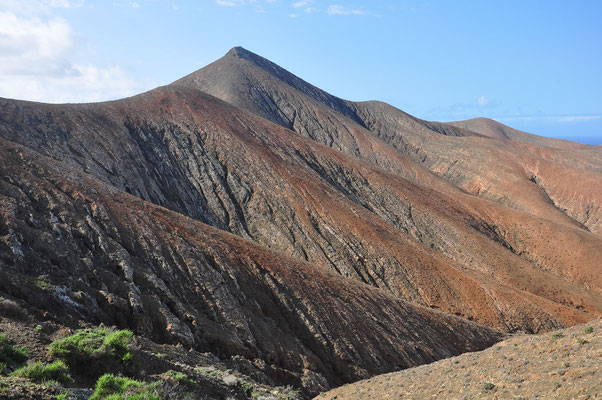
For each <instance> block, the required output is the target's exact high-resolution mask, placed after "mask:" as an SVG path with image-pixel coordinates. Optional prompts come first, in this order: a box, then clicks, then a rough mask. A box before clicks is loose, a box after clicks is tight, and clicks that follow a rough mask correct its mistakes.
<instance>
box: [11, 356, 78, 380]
mask: <svg viewBox="0 0 602 400" xmlns="http://www.w3.org/2000/svg"><path fill="white" fill-rule="evenodd" d="M11 375H12V376H20V377H22V378H27V379H29V380H30V381H32V382H36V383H42V382H46V381H57V382H60V383H62V384H64V385H68V384H70V383H71V382H73V379H72V378H71V375H70V374H69V368H68V367H67V365H65V363H64V362H63V361H61V360H56V361H54V362H52V363H50V364H44V363H42V362H39V361H38V362H34V363H31V364H28V365H26V366H24V367H22V368H19V369H18V370H16V371H15V372H13V373H12V374H11Z"/></svg>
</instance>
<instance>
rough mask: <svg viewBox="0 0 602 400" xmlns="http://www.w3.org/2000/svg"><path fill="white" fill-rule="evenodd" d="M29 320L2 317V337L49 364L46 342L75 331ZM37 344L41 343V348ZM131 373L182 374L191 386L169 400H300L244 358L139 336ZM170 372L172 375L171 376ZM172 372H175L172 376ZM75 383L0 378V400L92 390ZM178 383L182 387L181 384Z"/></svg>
mask: <svg viewBox="0 0 602 400" xmlns="http://www.w3.org/2000/svg"><path fill="white" fill-rule="evenodd" d="M38 326H39V325H34V324H33V323H31V322H23V321H14V320H11V319H7V318H1V317H0V334H3V335H6V336H7V337H8V338H9V340H10V341H11V342H12V343H15V344H18V345H19V346H24V347H26V348H27V349H28V353H29V361H30V362H34V361H42V362H49V361H50V358H49V355H48V344H49V343H50V342H51V341H52V340H53V339H58V338H62V337H65V336H68V335H69V334H71V333H73V332H72V331H71V330H70V329H69V328H67V327H65V326H61V325H59V324H56V323H44V325H43V329H39V328H38ZM40 342H43V343H45V345H44V346H40ZM132 351H133V353H134V374H135V375H136V376H137V377H138V378H139V379H141V380H142V381H148V380H149V378H150V379H160V380H167V381H169V380H170V379H172V380H173V376H174V375H175V373H182V374H184V375H183V376H186V379H188V380H189V382H193V383H192V384H191V383H189V385H188V387H186V390H185V392H189V393H191V395H190V396H193V397H190V396H182V393H181V392H182V390H178V389H181V387H180V388H178V382H177V381H175V382H173V383H174V384H175V385H174V387H173V388H171V391H170V393H171V394H173V396H172V397H169V398H177V399H180V398H195V397H194V396H195V395H199V394H200V395H202V396H206V398H210V399H223V400H226V399H231V400H238V399H240V400H242V399H249V398H258V397H259V396H264V397H266V396H268V397H271V398H273V399H275V400H293V399H298V398H302V397H300V394H299V393H298V391H297V390H294V389H293V388H291V387H283V386H277V385H276V384H275V383H274V381H272V380H271V379H269V378H268V377H267V376H266V375H265V374H263V373H262V372H261V370H260V368H259V367H257V366H256V365H254V364H253V363H249V362H248V361H247V360H245V359H244V358H242V357H237V356H235V357H232V358H226V359H223V360H220V359H219V358H218V357H217V356H216V355H214V354H211V353H199V352H197V351H195V350H192V349H186V348H184V347H183V346H181V345H168V344H157V343H154V342H152V341H150V340H148V339H145V338H143V337H136V338H135V339H134V344H133V346H132ZM170 371H171V372H170ZM174 372H175V373H174ZM71 375H72V377H73V378H74V382H73V383H72V384H70V385H67V386H66V387H64V386H61V385H60V384H59V383H58V382H41V383H36V382H32V381H30V380H28V379H25V378H19V377H11V376H1V375H0V399H3V400H4V399H11V400H13V399H14V400H16V399H23V400H25V399H40V400H51V399H52V400H55V399H56V398H57V396H59V395H64V396H65V399H66V400H80V399H81V400H84V399H88V398H90V396H91V395H92V393H93V391H94V385H95V382H94V381H89V380H87V379H84V378H82V377H81V376H79V375H78V373H77V371H71ZM180 385H181V384H180Z"/></svg>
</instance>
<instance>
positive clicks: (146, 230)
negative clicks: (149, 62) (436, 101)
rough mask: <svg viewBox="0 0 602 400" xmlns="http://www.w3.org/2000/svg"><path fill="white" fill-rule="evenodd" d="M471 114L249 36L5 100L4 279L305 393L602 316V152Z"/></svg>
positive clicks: (37, 299) (1, 143)
mask: <svg viewBox="0 0 602 400" xmlns="http://www.w3.org/2000/svg"><path fill="white" fill-rule="evenodd" d="M481 122H482V121H481ZM465 124H467V125H466V126H470V127H471V128H472V129H474V130H468V129H465V128H464V127H462V126H460V127H458V126H454V125H453V124H446V123H438V122H429V121H423V120H420V119H419V118H416V117H413V116H411V115H409V114H407V113H404V112H403V111H401V110H398V109H396V108H394V107H392V106H390V105H388V104H386V103H380V102H373V101H372V102H357V103H356V102H350V101H347V100H342V99H340V98H338V97H335V96H332V95H330V94H328V93H326V92H324V91H322V90H321V89H319V88H316V87H315V86H313V85H311V84H309V83H307V82H305V81H303V80H302V79H300V78H298V77H296V76H295V75H293V74H291V73H289V72H288V71H286V70H284V69H282V68H280V67H278V66H277V65H276V64H274V63H272V62H270V61H268V60H266V59H264V58H262V57H260V56H257V55H255V54H253V53H251V52H248V51H246V50H244V49H242V48H234V49H232V50H231V51H230V52H228V54H226V56H224V57H223V58H222V59H220V60H217V61H216V62H214V63H212V64H210V65H209V66H207V67H205V68H202V69H200V70H198V71H195V72H193V73H192V74H190V75H187V76H186V77H183V78H182V79H180V80H178V81H176V82H174V83H172V84H170V85H166V86H162V87H158V88H155V89H153V90H150V91H148V92H145V93H142V94H139V95H136V96H132V97H129V98H126V99H121V100H116V101H111V102H102V103H89V104H66V105H50V104H43V103H33V102H24V101H16V100H10V99H0V154H2V158H3V160H5V163H4V165H2V166H0V170H1V171H2V174H1V176H2V180H1V181H0V204H2V208H0V210H1V211H2V213H1V214H0V247H1V248H2V250H3V252H2V255H1V256H0V266H1V267H2V271H9V272H6V274H5V275H6V276H5V277H4V278H5V279H3V283H2V285H1V286H0V294H2V296H8V297H9V298H11V299H14V300H18V301H20V302H21V304H23V307H24V308H25V309H27V310H28V311H29V312H31V314H32V315H34V316H36V318H38V317H40V318H41V316H43V315H46V318H50V319H52V318H54V319H55V320H57V321H59V322H60V323H63V324H68V325H71V326H74V327H77V326H80V325H81V324H90V323H94V324H98V323H100V322H102V323H105V324H110V325H116V326H118V327H121V328H125V327H128V328H131V329H133V330H134V331H135V332H136V333H137V334H140V335H144V336H146V337H150V338H151V339H153V340H155V341H158V342H165V343H171V344H178V343H179V344H180V345H182V346H186V347H189V348H194V349H197V350H202V351H215V352H216V353H218V354H219V356H220V357H226V358H227V357H242V358H243V359H245V360H247V361H248V362H252V363H255V364H256V365H260V366H262V367H261V368H262V371H263V372H264V373H265V374H266V376H268V377H269V379H271V382H276V383H278V384H290V383H292V384H294V385H295V386H296V387H299V388H303V390H304V393H305V395H315V394H317V392H319V391H322V390H324V389H327V388H330V387H332V386H336V385H340V384H342V383H347V382H351V381H354V380H357V379H360V378H366V377H368V376H371V375H374V374H378V373H382V372H388V371H393V370H395V369H400V368H406V367H408V366H413V365H417V364H420V363H425V362H431V361H433V360H436V359H440V358H443V357H448V356H450V355H452V354H459V353H461V352H465V351H471V350H475V349H482V348H484V347H486V346H489V345H491V344H492V343H493V342H495V341H497V340H500V339H501V338H502V336H503V333H502V332H506V333H507V332H517V331H522V332H545V331H549V330H551V329H556V328H560V327H563V326H570V325H574V324H577V323H583V322H586V321H590V320H592V319H595V318H599V317H600V316H601V315H602V281H601V279H602V277H601V276H600V273H599V254H600V250H601V249H602V237H601V236H600V232H601V229H602V210H601V204H602V183H601V182H602V180H600V176H601V172H602V152H599V151H598V150H599V149H597V148H595V147H581V146H577V147H575V148H573V147H572V146H568V147H566V146H565V148H555V147H550V146H545V145H540V144H537V143H524V142H521V141H515V140H508V139H507V138H502V137H501V136H500V135H501V133H500V132H498V131H492V130H494V129H498V130H499V129H501V130H502V133H503V134H504V135H506V136H508V137H509V136H512V135H515V136H516V137H517V138H518V139H524V138H525V137H526V138H527V139H529V138H530V136H524V135H528V134H524V135H523V133H520V132H519V131H516V132H514V130H512V131H511V130H510V129H511V128H509V127H505V126H503V125H501V124H497V123H495V124H494V123H492V122H487V123H486V124H485V126H484V127H483V126H481V125H478V126H474V125H473V123H470V122H466V123H465ZM460 125H462V124H460ZM488 129H489V130H488ZM479 131H480V132H479ZM496 132H497V133H496ZM504 132H506V133H504ZM517 132H518V133H517ZM521 135H523V136H521ZM492 136H493V137H492ZM527 139H524V140H527ZM529 140H531V139H529ZM534 140H535V139H534ZM537 140H539V139H537ZM537 140H536V141H537ZM550 143H552V144H554V143H556V142H550ZM561 144H562V143H561ZM560 243H562V244H564V245H559V244H560ZM75 272H77V273H75ZM78 274H79V275H80V277H81V279H78V278H77V276H78ZM38 277H42V278H43V279H46V280H48V281H49V282H50V284H52V285H55V286H56V287H60V288H61V289H60V290H61V291H64V292H60V293H66V295H65V296H66V297H67V298H68V299H69V301H67V300H65V298H64V297H61V295H55V294H53V293H48V292H44V291H40V290H38V289H39V288H38V289H35V288H32V287H31V285H28V284H27V283H26V282H29V281H28V279H29V280H31V279H40V278H38ZM11 282H18V283H19V284H21V285H22V288H19V284H13V283H11ZM57 293H58V292H57ZM71 302H75V303H76V304H79V305H80V306H79V307H78V306H77V305H73V304H72V303H71ZM333 304H334V305H335V306H334V308H332V305H333ZM53 307H58V308H57V309H58V310H62V313H63V314H64V315H65V319H61V318H62V317H60V315H53V314H52V312H53V310H54V309H53ZM454 314H455V315H454ZM404 318H405V319H411V320H412V321H414V324H415V325H414V326H411V325H408V324H407V323H406V322H407V321H405V319H404ZM130 319H131V321H130ZM421 332H428V333H429V334H428V336H429V337H428V338H427V339H425V338H422V337H421ZM471 338H472V339H471ZM392 349H393V350H392Z"/></svg>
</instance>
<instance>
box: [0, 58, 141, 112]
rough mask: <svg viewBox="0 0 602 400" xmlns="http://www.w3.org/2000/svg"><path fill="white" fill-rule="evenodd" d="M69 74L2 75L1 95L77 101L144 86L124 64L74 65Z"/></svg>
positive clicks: (129, 92) (109, 96) (125, 93)
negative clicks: (135, 79)
mask: <svg viewBox="0 0 602 400" xmlns="http://www.w3.org/2000/svg"><path fill="white" fill-rule="evenodd" d="M72 68H73V71H74V73H73V74H72V75H71V76H66V77H60V78H58V77H46V78H45V79H31V77H19V76H5V75H2V76H0V96H2V97H8V98H12V99H22V100H31V101H43V102H48V103H68V102H71V103H74V102H90V101H102V100H110V99H118V98H122V97H126V96H130V95H133V94H135V93H138V92H140V91H142V90H143V87H142V85H141V84H140V83H139V82H136V81H134V80H132V79H131V78H130V77H129V76H128V75H127V74H126V73H125V72H124V71H123V70H122V69H121V68H120V67H118V66H112V67H107V68H98V67H95V66H94V65H74V66H73V67H72Z"/></svg>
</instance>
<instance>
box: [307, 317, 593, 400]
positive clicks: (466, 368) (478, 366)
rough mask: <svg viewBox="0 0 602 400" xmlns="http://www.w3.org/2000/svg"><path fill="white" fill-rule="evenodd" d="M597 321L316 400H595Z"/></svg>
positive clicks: (507, 343)
mask: <svg viewBox="0 0 602 400" xmlns="http://www.w3.org/2000/svg"><path fill="white" fill-rule="evenodd" d="M601 366H602V323H601V322H600V320H597V321H594V322H590V323H588V324H583V325H577V326H574V327H572V328H570V329H566V330H561V331H555V332H548V333H545V334H539V335H517V336H515V337H512V338H511V339H508V340H506V341H503V342H500V343H498V344H496V345H495V346H493V347H491V348H489V349H487V350H484V351H481V352H477V353H467V354H463V355H461V356H458V357H452V358H449V359H446V360H442V361H438V362H435V363H432V364H429V365H425V366H421V367H416V368H410V369H407V370H404V371H401V372H395V373H391V374H386V375H381V376H377V377H374V378H371V379H368V380H365V381H360V382H357V383H354V384H351V385H344V386H342V387H339V388H337V389H334V390H332V391H330V392H327V393H324V394H321V395H319V396H317V397H316V399H319V400H331V399H337V400H343V399H353V400H361V399H383V400H387V399H417V400H418V399H426V398H446V399H458V400H459V399H519V398H520V399H534V398H535V399H537V398H540V399H592V400H593V399H598V398H600V397H599V396H600V394H601V393H602V369H601V368H600V367H601Z"/></svg>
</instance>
